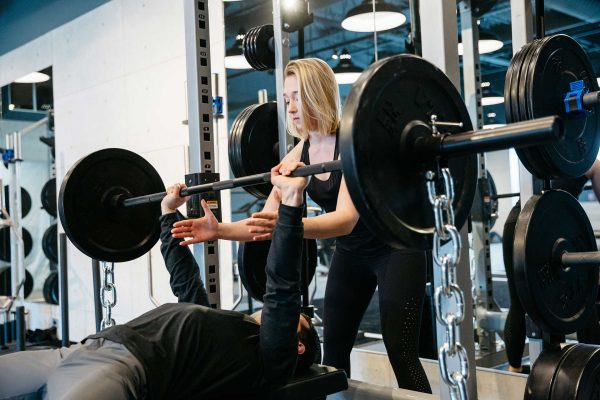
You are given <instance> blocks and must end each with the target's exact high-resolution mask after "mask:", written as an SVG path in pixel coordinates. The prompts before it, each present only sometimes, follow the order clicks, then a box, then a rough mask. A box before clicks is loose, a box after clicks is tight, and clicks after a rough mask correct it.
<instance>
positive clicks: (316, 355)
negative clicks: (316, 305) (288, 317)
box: [296, 314, 321, 372]
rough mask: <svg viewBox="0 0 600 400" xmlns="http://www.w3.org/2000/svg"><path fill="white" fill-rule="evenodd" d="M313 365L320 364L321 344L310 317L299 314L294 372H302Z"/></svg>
mask: <svg viewBox="0 0 600 400" xmlns="http://www.w3.org/2000/svg"><path fill="white" fill-rule="evenodd" d="M314 363H317V364H320V363H321V342H320V340H319V335H318V334H317V331H316V330H315V327H314V326H313V324H312V321H311V319H310V317H308V316H307V315H305V314H300V321H299V322H298V362H297V364H296V371H297V372H302V371H304V370H306V369H308V368H309V367H310V366H311V365H313V364H314Z"/></svg>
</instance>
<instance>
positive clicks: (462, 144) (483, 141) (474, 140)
mask: <svg viewBox="0 0 600 400" xmlns="http://www.w3.org/2000/svg"><path fill="white" fill-rule="evenodd" d="M443 124H444V123H443V122H442V123H439V122H437V125H443ZM433 126H436V125H433ZM415 128H416V129H415ZM436 129H437V128H436ZM561 135H562V124H561V121H560V118H558V117H544V118H540V119H536V120H532V121H524V122H518V123H515V124H511V125H508V126H503V127H499V128H494V129H486V130H482V131H469V132H463V133H460V134H455V135H449V134H444V133H441V134H437V135H432V126H431V125H428V124H426V123H424V122H422V121H415V123H414V124H410V125H409V126H407V129H405V130H404V131H403V132H402V137H403V138H401V139H400V141H401V142H409V143H407V144H405V147H406V148H405V149H403V151H401V155H402V156H409V155H411V154H419V155H421V159H424V158H429V159H434V158H436V157H441V156H442V157H457V156H461V155H464V154H471V153H477V152H480V151H494V150H500V149H506V148H509V147H515V146H533V145H536V144H540V143H545V142H548V141H551V140H558V139H560V138H561ZM408 137H410V138H408ZM405 138H406V139H405ZM342 169H343V167H342V162H341V160H335V161H329V162H324V163H320V164H311V165H306V166H302V167H299V168H297V169H296V170H295V171H294V172H293V173H292V174H291V175H292V176H296V177H305V176H312V175H317V174H323V173H327V172H333V171H341V170H342ZM270 181H271V172H264V173H260V174H255V175H249V176H244V177H240V178H235V179H228V180H224V181H219V182H214V183H206V184H202V185H196V186H190V187H188V188H185V189H181V190H180V192H179V195H180V196H182V197H185V196H191V195H195V194H201V193H207V192H214V191H220V190H226V189H233V188H237V187H244V186H251V185H259V184H262V183H265V182H270ZM166 195H167V193H166V192H160V193H154V194H149V195H145V196H137V197H132V198H126V195H125V194H123V193H121V194H115V195H114V196H113V197H112V198H111V200H110V204H112V205H114V206H123V207H132V206H137V205H140V204H147V203H154V202H160V201H161V200H162V199H163V198H164V197H165V196H166Z"/></svg>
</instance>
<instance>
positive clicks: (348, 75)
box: [333, 49, 362, 85]
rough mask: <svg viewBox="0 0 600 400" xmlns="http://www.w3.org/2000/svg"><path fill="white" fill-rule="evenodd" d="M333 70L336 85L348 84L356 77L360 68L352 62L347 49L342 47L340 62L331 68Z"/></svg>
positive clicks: (360, 70)
mask: <svg viewBox="0 0 600 400" xmlns="http://www.w3.org/2000/svg"><path fill="white" fill-rule="evenodd" d="M333 72H334V73H335V80H336V81H337V83H338V85H348V84H352V83H354V81H356V80H357V79H358V77H359V76H360V74H361V73H362V69H361V68H359V67H357V66H356V65H354V64H353V63H352V56H351V55H350V53H349V52H348V49H343V50H342V52H341V53H340V62H339V63H338V65H337V66H336V67H335V68H333Z"/></svg>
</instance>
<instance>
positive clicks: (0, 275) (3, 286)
mask: <svg viewBox="0 0 600 400" xmlns="http://www.w3.org/2000/svg"><path fill="white" fill-rule="evenodd" d="M11 277H12V273H11V269H10V266H8V267H0V296H12V284H11ZM23 289H24V292H23V294H24V295H25V298H27V297H29V295H30V294H31V292H32V291H33V276H31V274H30V273H29V271H27V270H25V286H24V287H23Z"/></svg>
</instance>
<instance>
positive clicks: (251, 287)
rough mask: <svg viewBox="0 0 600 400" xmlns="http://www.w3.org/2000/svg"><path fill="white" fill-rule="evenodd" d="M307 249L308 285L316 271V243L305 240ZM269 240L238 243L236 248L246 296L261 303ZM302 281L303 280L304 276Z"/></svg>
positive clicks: (265, 282)
mask: <svg viewBox="0 0 600 400" xmlns="http://www.w3.org/2000/svg"><path fill="white" fill-rule="evenodd" d="M305 243H306V248H307V249H308V273H309V280H308V283H309V284H310V282H312V279H313V277H314V276H315V270H316V269H317V241H316V240H314V239H306V240H305ZM270 246H271V241H270V240H262V241H257V242H245V243H244V242H240V245H239V247H238V257H237V259H238V271H239V273H240V278H241V279H242V283H243V284H244V287H245V288H246V291H247V292H248V295H249V296H250V297H252V298H253V299H255V300H258V301H263V296H264V295H265V291H266V286H267V274H266V271H265V268H266V266H267V256H268V255H269V247H270ZM302 275H303V279H304V274H302Z"/></svg>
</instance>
